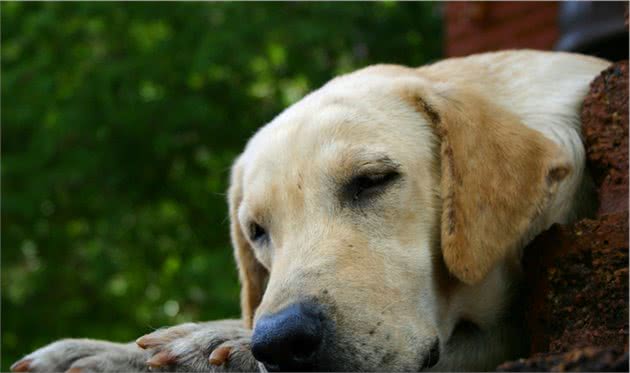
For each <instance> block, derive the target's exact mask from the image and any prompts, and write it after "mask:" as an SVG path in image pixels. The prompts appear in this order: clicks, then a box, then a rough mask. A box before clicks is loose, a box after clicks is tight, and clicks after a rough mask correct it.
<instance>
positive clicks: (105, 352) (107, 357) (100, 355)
mask: <svg viewBox="0 0 630 373" xmlns="http://www.w3.org/2000/svg"><path fill="white" fill-rule="evenodd" d="M148 356H149V354H147V352H146V351H144V350H142V349H139V348H138V347H137V346H135V345H134V344H133V343H131V344H122V343H112V342H105V341H96V340H90V339H62V340H60V341H56V342H53V343H51V344H49V345H47V346H44V347H42V348H40V349H38V350H36V351H34V352H32V353H30V354H28V355H26V356H25V357H23V358H22V359H21V360H19V361H18V362H16V363H15V364H13V365H12V366H11V371H13V372H69V373H88V372H121V371H128V372H132V371H133V372H146V371H147V367H146V365H145V364H144V362H145V361H146V359H147V357H148Z"/></svg>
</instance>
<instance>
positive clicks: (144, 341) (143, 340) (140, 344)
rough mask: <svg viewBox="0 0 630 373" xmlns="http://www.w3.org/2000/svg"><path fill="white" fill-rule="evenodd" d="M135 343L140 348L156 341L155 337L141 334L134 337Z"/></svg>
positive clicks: (154, 343)
mask: <svg viewBox="0 0 630 373" xmlns="http://www.w3.org/2000/svg"><path fill="white" fill-rule="evenodd" d="M136 344H137V345H138V347H140V348H142V349H147V348H149V347H151V346H153V345H156V344H157V343H156V341H155V339H153V338H151V337H150V336H149V335H143V336H142V337H140V338H138V339H136Z"/></svg>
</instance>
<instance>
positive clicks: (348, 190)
mask: <svg viewBox="0 0 630 373" xmlns="http://www.w3.org/2000/svg"><path fill="white" fill-rule="evenodd" d="M400 176H401V175H400V173H399V172H398V171H393V170H392V171H386V172H378V173H367V174H361V175H357V176H355V177H353V178H352V179H351V180H350V182H348V184H346V186H345V187H344V196H345V197H346V198H347V199H349V200H351V201H352V202H361V201H367V200H369V199H372V198H374V197H376V196H378V195H380V194H381V193H382V192H384V191H385V189H386V188H387V187H388V186H390V185H391V184H393V183H394V182H395V181H396V180H398V179H399V178H400Z"/></svg>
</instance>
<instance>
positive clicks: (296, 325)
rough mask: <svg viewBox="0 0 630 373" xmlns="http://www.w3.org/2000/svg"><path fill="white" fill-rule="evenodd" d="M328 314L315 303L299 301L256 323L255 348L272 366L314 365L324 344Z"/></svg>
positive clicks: (299, 368)
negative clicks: (325, 319)
mask: <svg viewBox="0 0 630 373" xmlns="http://www.w3.org/2000/svg"><path fill="white" fill-rule="evenodd" d="M323 319H324V314H323V312H322V310H321V308H320V307H319V306H318V305H317V304H315V303H297V304H293V305H291V306H289V307H287V308H285V309H284V310H282V311H280V312H278V313H276V314H274V315H270V316H263V317H262V318H260V320H258V322H257V323H256V327H255V328H254V335H253V337H252V352H253V353H254V357H255V358H256V360H258V361H260V362H261V363H263V364H265V367H266V368H267V369H268V370H280V371H309V370H313V369H314V364H315V362H316V359H317V355H318V353H317V352H318V351H319V349H320V346H321V344H322V339H323V336H324V333H323Z"/></svg>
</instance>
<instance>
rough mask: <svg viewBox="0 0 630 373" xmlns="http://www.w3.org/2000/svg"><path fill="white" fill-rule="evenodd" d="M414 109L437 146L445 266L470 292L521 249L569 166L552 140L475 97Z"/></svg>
mask: <svg viewBox="0 0 630 373" xmlns="http://www.w3.org/2000/svg"><path fill="white" fill-rule="evenodd" d="M416 105H417V106H418V107H419V108H420V110H421V111H422V112H423V113H424V114H425V116H426V118H427V119H428V120H429V121H430V122H431V123H432V125H433V126H434V128H435V130H436V133H437V135H438V137H439V139H440V141H441V145H440V157H441V161H440V162H441V186H440V193H441V198H442V217H441V245H442V254H443V256H444V262H445V263H446V266H447V267H448V269H449V271H450V272H451V273H452V274H453V275H455V276H456V277H457V278H458V279H460V280H461V281H463V282H464V283H467V284H474V283H477V282H479V281H480V280H482V279H483V278H484V277H485V276H486V275H487V274H488V272H490V270H491V269H492V268H493V267H494V265H495V264H496V263H497V262H498V261H499V260H501V259H503V258H505V257H506V256H507V255H508V254H509V253H510V252H514V251H513V250H515V249H516V247H517V246H518V245H519V244H523V242H522V240H523V239H524V238H525V239H526V238H527V235H528V231H529V230H530V228H531V226H532V222H533V221H534V220H535V219H536V218H537V217H538V216H539V215H540V213H541V212H542V211H543V209H544V208H545V207H546V205H547V203H548V201H549V199H550V196H551V195H553V193H554V192H555V191H556V189H557V186H558V183H559V181H561V180H562V179H564V178H565V177H566V175H568V174H569V173H570V172H571V166H570V162H569V161H568V158H567V157H566V155H565V154H564V152H562V150H561V149H560V148H559V146H557V145H556V144H555V143H553V142H552V141H551V140H549V139H547V138H546V137H545V136H543V135H542V134H541V133H539V132H538V131H535V130H533V129H531V128H528V127H526V126H525V125H524V124H523V123H522V122H521V121H520V120H519V118H517V117H516V116H515V115H514V114H512V113H510V112H508V111H506V110H504V109H501V108H500V107H498V105H493V104H492V103H490V102H488V101H487V100H485V99H484V98H482V97H481V96H480V95H478V94H475V93H467V92H463V91H459V92H446V93H442V94H439V95H437V94H436V95H432V96H431V95H423V96H422V97H419V96H416ZM530 238H531V237H530Z"/></svg>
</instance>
